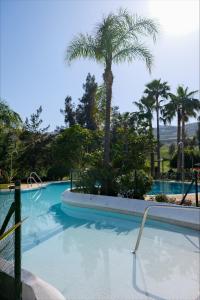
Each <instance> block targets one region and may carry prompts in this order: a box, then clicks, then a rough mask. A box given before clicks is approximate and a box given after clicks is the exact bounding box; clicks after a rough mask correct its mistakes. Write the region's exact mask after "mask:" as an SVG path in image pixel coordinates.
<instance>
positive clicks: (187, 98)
mask: <svg viewBox="0 0 200 300" xmlns="http://www.w3.org/2000/svg"><path fill="white" fill-rule="evenodd" d="M197 92H198V91H192V92H188V87H187V88H184V87H182V86H178V88H177V91H176V94H172V93H169V96H170V102H169V103H168V104H166V105H165V106H164V108H163V119H164V120H165V123H167V122H168V123H171V121H172V119H173V118H174V117H175V116H177V173H178V174H180V173H181V147H180V146H181V142H182V147H183V149H184V139H185V122H187V121H188V119H189V117H196V112H197V111H199V110H200V101H199V100H198V99H195V98H193V96H194V95H195V94H196V93H197ZM181 123H182V126H181Z"/></svg>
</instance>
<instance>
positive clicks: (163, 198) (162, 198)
mask: <svg viewBox="0 0 200 300" xmlns="http://www.w3.org/2000/svg"><path fill="white" fill-rule="evenodd" d="M155 200H156V202H169V199H168V197H167V196H166V195H165V194H159V195H156V196H155Z"/></svg>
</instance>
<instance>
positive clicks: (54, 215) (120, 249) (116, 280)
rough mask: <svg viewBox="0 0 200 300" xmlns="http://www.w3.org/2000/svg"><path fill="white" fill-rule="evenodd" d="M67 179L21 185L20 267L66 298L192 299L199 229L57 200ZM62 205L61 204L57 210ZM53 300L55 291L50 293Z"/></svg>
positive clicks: (196, 288)
mask: <svg viewBox="0 0 200 300" xmlns="http://www.w3.org/2000/svg"><path fill="white" fill-rule="evenodd" d="M68 187H69V185H68V184H67V183H61V184H51V185H49V186H48V187H47V188H45V189H41V190H34V191H28V192H25V191H24V192H22V215H23V217H25V216H28V217H29V218H28V219H27V220H26V221H25V222H24V224H23V225H22V249H23V255H22V263H23V267H24V268H25V269H27V270H29V271H31V272H33V273H34V274H36V275H37V276H39V277H41V278H42V279H44V280H46V281H47V282H49V283H50V284H52V285H53V286H55V287H56V288H57V289H59V290H60V292H61V293H62V294H63V295H64V296H65V297H66V299H72V300H100V299H101V300H116V299H119V300H136V299H137V300H143V299H158V300H164V299H181V300H189V299H190V300H192V299H195V300H196V299H197V298H198V296H199V288H200V285H199V282H200V275H199V267H198V266H199V265H200V258H199V253H200V240H199V232H197V231H195V230H191V229H186V228H183V227H182V228H181V227H179V226H173V225H169V224H166V223H161V222H157V221H147V223H146V225H145V229H144V232H143V236H142V240H141V244H140V248H139V250H138V253H137V255H136V256H134V255H133V254H132V253H131V250H132V249H133V247H134V245H135V242H136V239H137V235H138V230H139V227H140V224H141V218H140V217H133V216H127V215H123V214H117V213H111V212H105V211H104V212H103V211H100V210H95V209H87V208H78V207H72V206H67V205H66V206H62V205H61V194H62V192H63V191H64V190H65V189H66V188H68ZM63 207H64V210H63ZM55 300H56V299H55Z"/></svg>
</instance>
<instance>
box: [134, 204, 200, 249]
mask: <svg viewBox="0 0 200 300" xmlns="http://www.w3.org/2000/svg"><path fill="white" fill-rule="evenodd" d="M163 207H167V208H173V209H177V208H179V209H196V210H197V209H198V210H200V209H199V208H197V207H188V206H187V207H183V206H179V205H177V206H174V205H172V204H171V205H169V204H168V205H167V204H166V205H151V206H148V207H146V208H145V211H144V215H143V218H142V223H141V226H140V231H139V233H138V237H137V242H136V245H135V249H134V250H132V251H131V252H132V253H133V254H136V252H137V250H138V247H139V245H140V240H141V237H142V232H143V229H144V225H145V222H146V219H147V215H148V212H149V210H150V209H151V208H163Z"/></svg>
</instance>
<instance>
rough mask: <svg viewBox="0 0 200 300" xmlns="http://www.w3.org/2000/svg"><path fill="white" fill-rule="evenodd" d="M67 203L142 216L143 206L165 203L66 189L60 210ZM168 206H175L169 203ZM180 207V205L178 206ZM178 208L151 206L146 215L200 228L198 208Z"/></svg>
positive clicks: (64, 207)
mask: <svg viewBox="0 0 200 300" xmlns="http://www.w3.org/2000/svg"><path fill="white" fill-rule="evenodd" d="M66 204H67V205H72V206H78V207H86V208H95V209H100V210H106V211H113V212H118V213H122V214H128V215H137V216H143V214H144V211H145V208H147V207H149V206H152V205H153V206H164V205H166V204H165V203H157V202H154V201H145V200H138V199H129V198H122V197H112V196H100V195H92V194H81V193H75V192H71V191H70V190H66V191H65V192H64V193H63V194H62V210H63V211H64V212H67V207H66ZM170 206H172V207H173V206H176V207H177V205H175V204H171V205H170ZM178 207H180V206H178ZM180 211H181V207H180V210H178V209H174V210H173V209H171V208H170V209H168V208H167V207H165V208H163V209H156V208H152V210H151V211H150V212H149V215H148V217H149V218H150V219H154V220H158V221H162V222H166V223H170V224H174V225H179V226H184V227H188V228H191V229H195V230H200V208H195V207H194V209H191V208H190V207H188V210H182V212H181V214H180Z"/></svg>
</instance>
